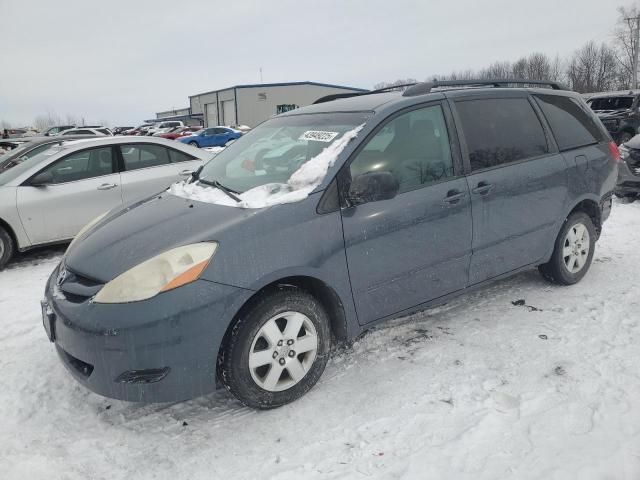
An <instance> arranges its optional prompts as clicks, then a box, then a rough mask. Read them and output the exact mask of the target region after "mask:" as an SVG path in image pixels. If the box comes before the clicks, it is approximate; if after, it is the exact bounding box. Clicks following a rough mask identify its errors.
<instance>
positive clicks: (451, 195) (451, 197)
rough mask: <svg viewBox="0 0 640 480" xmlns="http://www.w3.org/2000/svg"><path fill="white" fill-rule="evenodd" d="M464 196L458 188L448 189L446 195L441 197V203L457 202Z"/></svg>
mask: <svg viewBox="0 0 640 480" xmlns="http://www.w3.org/2000/svg"><path fill="white" fill-rule="evenodd" d="M463 197H464V193H463V192H461V191H460V190H449V191H448V192H447V196H446V197H444V198H443V199H442V203H445V204H453V203H458V202H459V201H460V200H461V199H462V198H463Z"/></svg>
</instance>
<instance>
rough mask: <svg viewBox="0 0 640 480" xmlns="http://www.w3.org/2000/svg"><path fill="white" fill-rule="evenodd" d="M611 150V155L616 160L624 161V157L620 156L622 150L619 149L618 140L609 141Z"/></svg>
mask: <svg viewBox="0 0 640 480" xmlns="http://www.w3.org/2000/svg"><path fill="white" fill-rule="evenodd" d="M609 152H611V156H612V157H613V160H614V161H615V162H620V161H622V157H621V156H620V150H619V149H618V145H616V142H609Z"/></svg>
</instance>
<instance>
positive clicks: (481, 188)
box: [471, 182, 493, 195]
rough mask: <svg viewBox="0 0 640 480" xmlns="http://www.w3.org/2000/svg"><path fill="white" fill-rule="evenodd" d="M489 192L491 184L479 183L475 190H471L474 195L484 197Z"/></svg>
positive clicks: (491, 187)
mask: <svg viewBox="0 0 640 480" xmlns="http://www.w3.org/2000/svg"><path fill="white" fill-rule="evenodd" d="M491 190H493V184H492V183H487V182H480V183H479V184H478V186H477V187H476V188H474V189H473V190H471V192H472V193H476V194H478V195H486V194H487V193H489V192H490V191H491Z"/></svg>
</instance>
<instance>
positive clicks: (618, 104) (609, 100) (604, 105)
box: [588, 96, 633, 110]
mask: <svg viewBox="0 0 640 480" xmlns="http://www.w3.org/2000/svg"><path fill="white" fill-rule="evenodd" d="M588 103H589V105H590V106H591V109H592V110H627V109H629V108H631V105H633V97H629V96H626V97H600V98H592V99H590V100H589V101H588Z"/></svg>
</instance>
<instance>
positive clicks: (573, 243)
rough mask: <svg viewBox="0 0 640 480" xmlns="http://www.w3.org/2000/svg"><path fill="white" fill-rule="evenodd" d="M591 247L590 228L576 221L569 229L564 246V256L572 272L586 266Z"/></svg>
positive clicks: (565, 263)
mask: <svg viewBox="0 0 640 480" xmlns="http://www.w3.org/2000/svg"><path fill="white" fill-rule="evenodd" d="M590 247H591V239H590V237H589V230H587V227H586V226H584V225H583V224H582V223H576V224H575V225H573V226H572V227H571V228H570V229H569V230H568V231H567V235H566V236H565V238H564V244H563V247H562V258H563V259H564V265H565V267H566V268H567V270H568V271H569V272H570V273H574V274H575V273H578V272H579V271H580V270H582V269H583V268H584V266H585V264H586V263H587V259H588V258H589V249H590Z"/></svg>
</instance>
